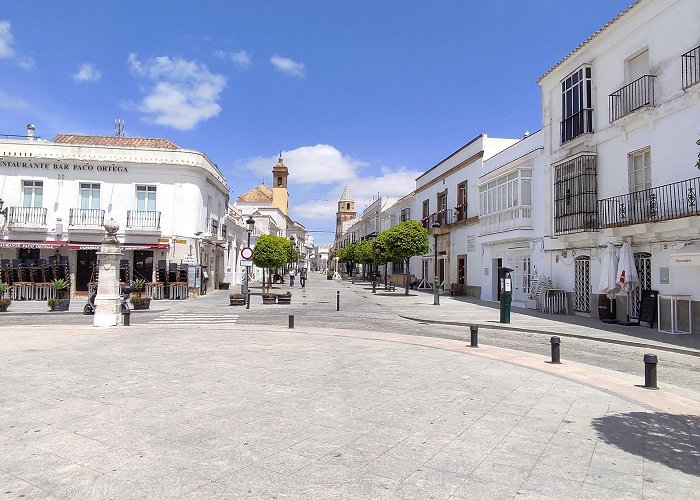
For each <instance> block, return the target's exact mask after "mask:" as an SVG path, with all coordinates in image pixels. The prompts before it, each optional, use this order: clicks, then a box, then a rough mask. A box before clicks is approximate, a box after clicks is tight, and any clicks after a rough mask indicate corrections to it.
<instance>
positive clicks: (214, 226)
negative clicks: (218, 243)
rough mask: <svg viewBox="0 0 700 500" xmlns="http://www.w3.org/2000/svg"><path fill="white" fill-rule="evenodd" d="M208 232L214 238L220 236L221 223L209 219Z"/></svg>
mask: <svg viewBox="0 0 700 500" xmlns="http://www.w3.org/2000/svg"><path fill="white" fill-rule="evenodd" d="M207 232H208V233H210V234H211V235H212V236H219V221H218V220H217V219H207Z"/></svg>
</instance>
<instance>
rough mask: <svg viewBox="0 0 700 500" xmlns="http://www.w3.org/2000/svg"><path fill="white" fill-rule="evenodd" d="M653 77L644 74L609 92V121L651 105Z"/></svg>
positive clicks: (652, 100) (652, 103)
mask: <svg viewBox="0 0 700 500" xmlns="http://www.w3.org/2000/svg"><path fill="white" fill-rule="evenodd" d="M655 78H656V77H655V76H654V75H644V76H643V77H641V78H638V79H636V80H635V81H633V82H632V83H630V84H629V85H625V86H624V87H622V88H621V89H619V90H617V91H615V92H613V93H612V94H610V96H609V102H610V121H611V122H614V121H615V120H618V119H619V118H622V117H623V116H626V115H628V114H630V113H631V112H632V111H635V110H637V109H639V108H642V107H644V106H653V105H654V79H655Z"/></svg>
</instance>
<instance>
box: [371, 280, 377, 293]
mask: <svg viewBox="0 0 700 500" xmlns="http://www.w3.org/2000/svg"><path fill="white" fill-rule="evenodd" d="M372 293H377V282H376V281H373V282H372Z"/></svg>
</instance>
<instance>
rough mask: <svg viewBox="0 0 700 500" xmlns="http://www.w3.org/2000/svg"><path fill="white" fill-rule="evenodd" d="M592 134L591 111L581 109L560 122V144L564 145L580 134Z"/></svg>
mask: <svg viewBox="0 0 700 500" xmlns="http://www.w3.org/2000/svg"><path fill="white" fill-rule="evenodd" d="M592 133H593V110H592V109H582V110H581V111H579V112H578V113H575V114H573V115H571V116H569V117H567V118H564V119H563V120H562V121H561V124H560V127H559V134H560V136H559V137H560V142H561V144H564V143H565V142H568V141H570V140H571V139H573V138H575V137H578V136H579V135H582V134H592Z"/></svg>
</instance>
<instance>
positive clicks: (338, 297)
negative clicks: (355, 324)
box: [335, 290, 340, 311]
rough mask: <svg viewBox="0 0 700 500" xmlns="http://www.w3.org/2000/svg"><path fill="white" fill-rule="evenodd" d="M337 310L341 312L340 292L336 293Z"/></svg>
mask: <svg viewBox="0 0 700 500" xmlns="http://www.w3.org/2000/svg"><path fill="white" fill-rule="evenodd" d="M335 310H336V311H340V290H338V291H337V292H335Z"/></svg>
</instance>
